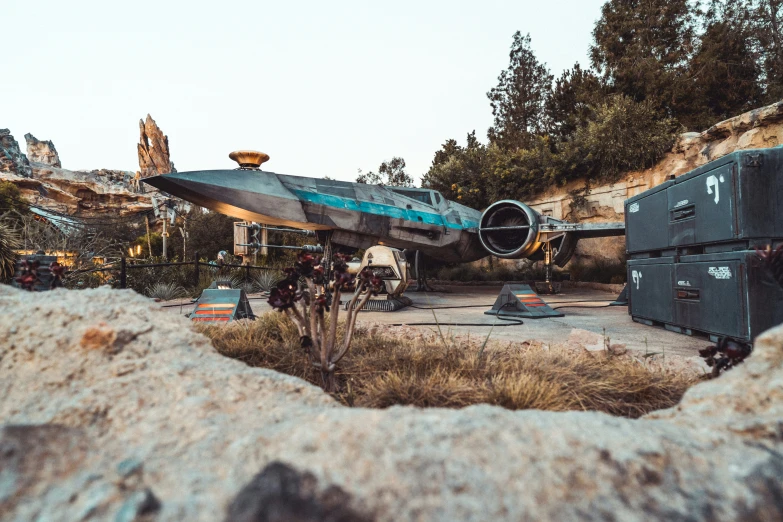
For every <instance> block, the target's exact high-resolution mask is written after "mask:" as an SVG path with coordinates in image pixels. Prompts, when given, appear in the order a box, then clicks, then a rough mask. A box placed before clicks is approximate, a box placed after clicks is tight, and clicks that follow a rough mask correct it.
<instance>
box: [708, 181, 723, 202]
mask: <svg viewBox="0 0 783 522" xmlns="http://www.w3.org/2000/svg"><path fill="white" fill-rule="evenodd" d="M718 180H720V182H721V183H723V182H724V181H725V180H724V179H723V174H721V175H720V178H718V177H717V176H715V175H712V176H710V177H709V178H707V194H712V189H713V187H714V188H715V204H716V205H717V204H718V201H720V190H719V189H720V185H719V184H718Z"/></svg>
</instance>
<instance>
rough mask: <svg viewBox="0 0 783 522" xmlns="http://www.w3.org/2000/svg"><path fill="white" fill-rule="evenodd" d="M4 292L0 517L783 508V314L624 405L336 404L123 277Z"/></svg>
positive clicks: (570, 515) (714, 513)
mask: <svg viewBox="0 0 783 522" xmlns="http://www.w3.org/2000/svg"><path fill="white" fill-rule="evenodd" d="M0 310H2V315H0V419H2V423H3V427H2V432H1V433H0V519H2V520H123V521H124V520H221V519H228V520H286V519H288V520H291V519H297V520H316V519H319V518H324V519H330V520H367V519H377V520H450V521H451V520H575V519H580V520H624V521H626V520H732V521H734V520H770V521H771V520H781V519H783V484H781V477H783V327H779V328H777V329H775V330H772V331H770V332H768V333H766V334H765V335H764V336H763V337H762V338H760V339H759V340H758V342H757V346H756V351H755V352H754V354H753V355H752V356H751V357H750V359H749V360H748V361H747V362H746V363H745V364H743V365H742V366H741V367H739V368H737V369H735V370H732V371H731V372H729V373H727V374H726V375H724V376H722V377H721V378H719V379H717V380H714V381H710V382H705V383H703V384H699V385H697V386H695V387H694V388H692V389H691V390H690V391H689V392H688V393H687V394H686V396H685V398H684V399H683V401H682V402H681V404H680V405H679V406H677V407H676V408H673V409H671V410H667V411H662V412H657V413H655V414H653V415H650V416H648V417H647V418H643V419H639V420H628V419H624V418H616V417H611V416H609V415H605V414H601V413H595V412H570V413H551V412H543V411H518V412H512V411H507V410H503V409H501V408H497V407H489V406H475V407H470V408H466V409H463V410H444V409H429V410H426V409H417V408H412V407H394V408H390V409H387V410H367V409H352V408H347V407H342V406H340V405H339V404H337V403H336V402H335V401H334V400H332V399H331V398H330V397H329V396H328V395H326V394H324V393H323V392H322V391H321V390H320V389H318V388H315V387H313V386H311V385H309V384H307V383H305V382H304V381H301V380H299V379H296V378H293V377H288V376H285V375H282V374H279V373H276V372H273V371H270V370H264V369H258V368H250V367H247V366H245V365H244V364H242V363H241V362H238V361H235V360H231V359H227V358H224V357H222V356H220V355H218V354H217V353H215V351H214V350H213V349H212V348H211V346H210V344H209V341H208V340H207V339H206V338H205V337H203V336H201V335H199V334H197V333H195V332H193V331H192V330H191V329H190V325H189V324H188V321H187V320H186V319H185V318H183V317H177V316H172V315H169V314H163V313H161V312H160V310H159V309H156V305H154V304H151V303H150V301H149V300H147V299H146V298H144V297H142V296H140V295H137V294H135V293H133V292H132V291H130V290H122V291H118V290H109V289H97V290H84V291H66V290H55V291H53V292H46V293H40V294H31V293H24V292H22V291H18V290H15V289H11V288H9V287H0ZM270 464H271V466H270ZM262 470H263V473H261V472H262ZM292 499H293V500H292ZM302 499H304V500H302ZM300 500H301V502H300ZM319 502H320V504H319ZM292 505H293V506H294V507H292ZM296 506H298V507H296ZM339 508H343V509H342V510H341V509H339ZM291 509H293V510H294V511H290V510H291ZM296 509H300V510H304V511H296ZM286 510H289V511H286ZM281 513H282V515H281ZM286 513H289V515H286ZM290 513H295V515H290ZM275 517H277V518H275Z"/></svg>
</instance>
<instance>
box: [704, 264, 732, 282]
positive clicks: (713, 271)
mask: <svg viewBox="0 0 783 522" xmlns="http://www.w3.org/2000/svg"><path fill="white" fill-rule="evenodd" d="M707 273H708V274H709V275H711V276H712V277H714V278H715V279H731V269H730V268H729V267H727V266H711V267H709V268H708V269H707Z"/></svg>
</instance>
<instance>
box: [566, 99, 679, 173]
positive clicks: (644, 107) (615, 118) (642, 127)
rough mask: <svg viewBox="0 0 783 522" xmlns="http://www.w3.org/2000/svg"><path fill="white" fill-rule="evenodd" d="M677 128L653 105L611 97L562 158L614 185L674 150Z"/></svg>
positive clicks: (582, 129) (568, 143) (597, 109)
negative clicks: (621, 178)
mask: <svg viewBox="0 0 783 522" xmlns="http://www.w3.org/2000/svg"><path fill="white" fill-rule="evenodd" d="M675 128H676V127H675V121H674V120H673V119H671V118H662V117H661V116H660V114H658V112H657V111H656V109H655V107H654V105H653V104H652V102H650V101H645V102H636V101H634V100H632V99H631V98H628V97H627V96H623V95H616V96H611V97H609V99H608V100H607V101H606V102H604V103H602V104H601V105H599V106H598V107H596V108H595V111H594V113H593V115H592V116H591V117H590V119H589V120H588V122H587V124H586V125H585V126H583V127H580V128H579V129H578V130H577V131H576V135H575V137H574V139H573V141H572V142H567V143H566V144H565V146H564V147H563V152H561V156H562V157H563V158H575V161H577V162H581V163H582V164H583V168H584V170H585V171H586V172H587V173H588V176H589V177H590V178H592V179H595V180H598V181H602V182H609V183H611V182H614V181H617V179H619V178H620V177H621V176H622V175H623V174H625V173H627V172H630V171H633V170H641V169H645V168H649V167H652V166H653V165H655V164H656V163H657V162H658V161H659V160H660V159H661V158H662V157H663V156H664V154H666V153H667V152H668V151H669V150H671V148H672V145H673V144H674V140H675V137H676V134H675ZM559 174H560V175H561V176H562V172H561V173H559Z"/></svg>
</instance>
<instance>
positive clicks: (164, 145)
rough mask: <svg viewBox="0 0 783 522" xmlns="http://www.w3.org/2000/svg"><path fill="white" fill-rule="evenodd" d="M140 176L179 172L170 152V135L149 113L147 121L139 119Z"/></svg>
mask: <svg viewBox="0 0 783 522" xmlns="http://www.w3.org/2000/svg"><path fill="white" fill-rule="evenodd" d="M139 134H140V137H139V144H138V151H139V168H140V169H141V170H140V171H139V176H140V177H141V178H147V177H149V176H157V175H158V174H168V173H169V172H177V169H175V168H174V163H172V162H171V156H170V154H169V137H168V136H166V135H164V134H163V131H161V130H160V127H158V124H157V123H155V120H153V119H152V116H150V115H149V114H147V121H142V120H139Z"/></svg>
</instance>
